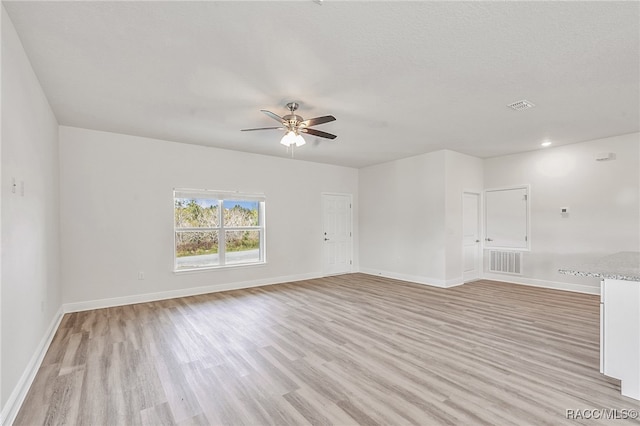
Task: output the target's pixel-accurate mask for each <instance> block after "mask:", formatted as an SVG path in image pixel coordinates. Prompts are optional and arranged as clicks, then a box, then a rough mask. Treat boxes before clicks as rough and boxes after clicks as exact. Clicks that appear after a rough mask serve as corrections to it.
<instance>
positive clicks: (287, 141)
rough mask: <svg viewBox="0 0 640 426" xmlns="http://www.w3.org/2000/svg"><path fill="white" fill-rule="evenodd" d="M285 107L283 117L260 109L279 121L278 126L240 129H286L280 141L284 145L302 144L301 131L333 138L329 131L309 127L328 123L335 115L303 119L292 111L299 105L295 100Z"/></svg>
mask: <svg viewBox="0 0 640 426" xmlns="http://www.w3.org/2000/svg"><path fill="white" fill-rule="evenodd" d="M286 106H287V109H288V110H289V114H287V115H285V116H284V117H280V116H279V115H278V114H274V113H273V112H271V111H267V110H265V109H261V110H260V111H262V112H264V113H265V114H266V115H267V116H269V117H271V118H273V119H274V120H276V121H277V122H279V123H280V126H276V127H258V128H255V129H242V130H241V131H243V132H251V131H254V130H286V133H285V135H284V137H283V138H282V140H281V141H280V143H281V144H282V145H284V146H287V147H289V146H292V145H295V146H302V145H304V144H305V143H306V142H305V140H304V139H303V138H302V135H301V133H306V134H308V135H313V136H318V137H321V138H326V139H335V138H337V136H336V135H332V134H331V133H327V132H323V131H320V130H316V129H311V128H310V127H312V126H317V125H318V124H324V123H329V122H331V121H335V119H336V118H335V117H334V116H333V115H325V116H322V117H316V118H310V119H308V120H305V119H304V118H302V117H300V116H299V115H297V114H294V112H295V111H296V110H297V109H298V107H299V106H300V105H299V104H298V103H297V102H289V103H288V104H287V105H286Z"/></svg>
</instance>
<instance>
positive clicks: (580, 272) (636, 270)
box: [558, 251, 640, 282]
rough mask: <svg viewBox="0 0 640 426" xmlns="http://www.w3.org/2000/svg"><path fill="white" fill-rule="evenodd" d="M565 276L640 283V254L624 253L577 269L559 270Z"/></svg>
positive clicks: (606, 257)
mask: <svg viewBox="0 0 640 426" xmlns="http://www.w3.org/2000/svg"><path fill="white" fill-rule="evenodd" d="M558 272H560V273H561V274H565V275H576V276H580V277H596V278H608V279H613V280H623V281H638V282H640V252H637V251H622V252H620V253H616V254H612V255H610V256H605V257H603V258H600V259H598V260H595V261H593V262H591V263H587V264H583V265H580V266H577V267H575V268H563V269H558Z"/></svg>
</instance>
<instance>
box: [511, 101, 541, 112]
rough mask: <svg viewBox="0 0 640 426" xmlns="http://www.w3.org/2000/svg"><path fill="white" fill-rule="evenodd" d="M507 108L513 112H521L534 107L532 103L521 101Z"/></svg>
mask: <svg viewBox="0 0 640 426" xmlns="http://www.w3.org/2000/svg"><path fill="white" fill-rule="evenodd" d="M507 106H508V107H509V108H511V109H513V110H515V111H522V110H523V109H529V108H533V107H534V106H535V105H534V104H533V102H529V101H528V100H526V99H523V100H521V101H516V102H513V103H511V104H509V105H507Z"/></svg>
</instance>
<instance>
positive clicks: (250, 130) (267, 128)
mask: <svg viewBox="0 0 640 426" xmlns="http://www.w3.org/2000/svg"><path fill="white" fill-rule="evenodd" d="M254 130H284V127H256V128H255V129H240V131H241V132H252V131H254Z"/></svg>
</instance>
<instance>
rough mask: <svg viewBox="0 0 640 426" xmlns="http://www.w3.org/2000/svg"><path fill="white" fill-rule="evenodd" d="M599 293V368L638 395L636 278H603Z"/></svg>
mask: <svg viewBox="0 0 640 426" xmlns="http://www.w3.org/2000/svg"><path fill="white" fill-rule="evenodd" d="M600 297H601V306H600V312H601V316H600V330H601V332H600V336H601V341H600V344H601V347H600V354H601V358H600V365H601V371H602V373H604V374H605V375H607V376H610V377H614V378H616V379H619V380H620V381H621V392H622V394H623V395H625V396H628V397H631V398H635V399H640V282H638V281H628V280H616V279H605V280H604V282H603V284H602V291H601V296H600Z"/></svg>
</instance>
